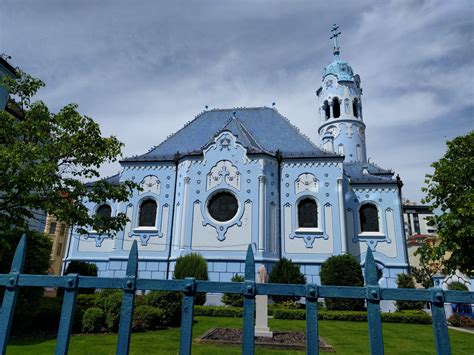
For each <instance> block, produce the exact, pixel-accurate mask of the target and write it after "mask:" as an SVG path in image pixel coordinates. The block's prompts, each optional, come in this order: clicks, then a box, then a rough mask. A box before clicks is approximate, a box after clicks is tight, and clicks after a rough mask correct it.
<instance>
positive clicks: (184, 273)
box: [174, 253, 209, 306]
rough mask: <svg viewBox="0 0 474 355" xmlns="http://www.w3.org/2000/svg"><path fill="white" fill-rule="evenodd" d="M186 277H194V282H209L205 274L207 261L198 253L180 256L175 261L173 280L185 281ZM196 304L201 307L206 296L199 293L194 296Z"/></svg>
mask: <svg viewBox="0 0 474 355" xmlns="http://www.w3.org/2000/svg"><path fill="white" fill-rule="evenodd" d="M186 277H194V278H195V279H196V280H204V281H207V280H209V275H208V273H207V261H206V259H204V258H203V257H202V256H201V255H200V254H198V253H190V254H188V255H184V256H180V257H179V258H178V259H177V260H176V265H175V267H174V278H175V279H185V278H186ZM195 302H196V304H197V305H198V306H202V305H203V304H204V303H206V294H205V293H201V292H199V293H198V294H197V295H196V301H195Z"/></svg>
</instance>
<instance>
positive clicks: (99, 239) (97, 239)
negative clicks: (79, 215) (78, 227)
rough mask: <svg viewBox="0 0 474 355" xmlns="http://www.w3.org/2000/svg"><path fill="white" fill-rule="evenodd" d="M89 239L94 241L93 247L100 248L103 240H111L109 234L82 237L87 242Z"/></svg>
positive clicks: (91, 234) (90, 234)
mask: <svg viewBox="0 0 474 355" xmlns="http://www.w3.org/2000/svg"><path fill="white" fill-rule="evenodd" d="M89 238H91V239H94V241H95V246H96V247H97V248H100V247H101V246H102V242H103V241H104V239H113V238H112V236H111V235H110V234H108V233H107V234H99V233H89V234H86V235H84V240H88V239H89Z"/></svg>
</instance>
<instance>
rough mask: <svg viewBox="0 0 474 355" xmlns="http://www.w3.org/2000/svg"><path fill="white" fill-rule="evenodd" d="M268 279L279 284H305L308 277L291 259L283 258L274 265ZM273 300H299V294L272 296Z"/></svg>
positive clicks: (278, 301)
mask: <svg viewBox="0 0 474 355" xmlns="http://www.w3.org/2000/svg"><path fill="white" fill-rule="evenodd" d="M268 281H269V282H271V283H277V284H304V283H306V277H305V276H304V275H303V274H302V273H301V271H300V267H299V266H298V265H296V264H294V263H293V262H292V261H291V260H289V259H286V258H281V259H280V260H278V262H277V263H276V264H275V266H273V268H272V271H270V274H268ZM271 297H272V300H273V301H274V302H277V303H283V302H288V301H294V302H295V301H298V300H299V299H300V297H298V296H271Z"/></svg>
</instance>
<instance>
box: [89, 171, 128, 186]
mask: <svg viewBox="0 0 474 355" xmlns="http://www.w3.org/2000/svg"><path fill="white" fill-rule="evenodd" d="M99 181H106V182H108V183H109V184H112V185H118V184H119V182H120V174H115V175H112V176H109V177H106V178H104V179H101V180H99ZM96 182H97V181H92V182H88V183H87V184H86V186H87V187H92V186H94V184H95V183H96Z"/></svg>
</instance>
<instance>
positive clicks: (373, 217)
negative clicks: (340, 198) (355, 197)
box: [359, 203, 379, 233]
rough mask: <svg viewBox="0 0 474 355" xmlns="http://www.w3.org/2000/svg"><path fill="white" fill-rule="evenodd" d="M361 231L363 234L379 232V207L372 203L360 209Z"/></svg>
mask: <svg viewBox="0 0 474 355" xmlns="http://www.w3.org/2000/svg"><path fill="white" fill-rule="evenodd" d="M359 217H360V230H361V232H362V233H363V232H378V231H379V216H378V211H377V206H375V205H374V204H372V203H366V204H364V205H362V206H361V207H360V209H359Z"/></svg>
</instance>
